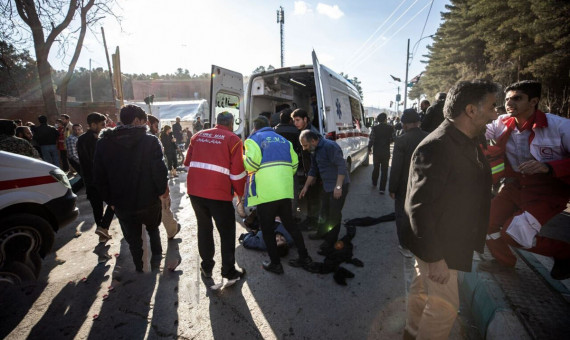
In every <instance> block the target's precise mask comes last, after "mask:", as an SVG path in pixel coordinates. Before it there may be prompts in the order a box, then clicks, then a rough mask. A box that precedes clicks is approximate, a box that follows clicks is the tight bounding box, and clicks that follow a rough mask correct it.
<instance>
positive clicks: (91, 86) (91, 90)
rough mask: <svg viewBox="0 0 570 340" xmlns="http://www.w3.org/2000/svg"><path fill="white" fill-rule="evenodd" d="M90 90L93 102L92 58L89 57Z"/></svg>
mask: <svg viewBox="0 0 570 340" xmlns="http://www.w3.org/2000/svg"><path fill="white" fill-rule="evenodd" d="M89 92H91V102H92V103H93V83H92V82H91V58H89Z"/></svg>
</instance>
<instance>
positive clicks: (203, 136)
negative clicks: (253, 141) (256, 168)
mask: <svg viewBox="0 0 570 340" xmlns="http://www.w3.org/2000/svg"><path fill="white" fill-rule="evenodd" d="M233 126H234V116H233V115H232V114H231V113H229V112H226V111H224V112H221V113H219V114H218V116H217V117H216V126H215V127H214V128H213V129H207V130H202V131H199V132H198V133H196V134H194V136H192V140H191V142H190V146H189V147H188V152H187V155H186V159H185V160H184V166H186V167H188V179H187V185H188V191H187V192H188V195H190V201H191V203H192V208H193V209H194V213H195V214H196V220H197V222H198V251H199V253H200V257H201V258H202V263H201V265H200V271H201V272H202V275H203V276H204V277H206V278H210V277H212V270H213V269H214V265H215V262H214V253H215V248H214V246H215V245H214V234H213V231H214V225H213V223H212V219H214V221H215V223H216V228H217V229H218V233H219V234H220V243H221V251H222V277H223V278H225V279H228V280H238V279H240V278H241V277H242V276H243V275H244V273H245V271H241V270H238V269H236V268H235V242H236V221H235V218H234V216H235V214H234V207H233V204H232V199H233V196H234V194H236V195H237V196H238V197H242V196H243V191H244V185H245V180H246V173H245V169H244V167H243V143H242V141H241V140H240V138H239V137H238V136H237V135H236V134H234V133H233V132H232V131H233Z"/></svg>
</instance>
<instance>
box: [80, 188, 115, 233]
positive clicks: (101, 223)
mask: <svg viewBox="0 0 570 340" xmlns="http://www.w3.org/2000/svg"><path fill="white" fill-rule="evenodd" d="M85 189H86V191H87V199H88V200H89V203H91V209H93V218H94V219H95V224H97V226H98V227H101V228H103V229H107V230H109V226H110V225H111V221H113V216H114V215H115V212H114V211H113V209H111V206H109V205H107V207H106V208H104V207H103V204H104V202H103V198H101V194H100V193H99V190H97V187H95V186H91V185H88V186H87V187H86V188H85Z"/></svg>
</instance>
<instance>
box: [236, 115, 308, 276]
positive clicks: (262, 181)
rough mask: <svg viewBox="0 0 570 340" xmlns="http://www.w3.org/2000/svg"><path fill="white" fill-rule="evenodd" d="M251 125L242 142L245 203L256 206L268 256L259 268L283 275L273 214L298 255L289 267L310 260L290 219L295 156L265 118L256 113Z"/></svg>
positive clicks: (303, 243)
mask: <svg viewBox="0 0 570 340" xmlns="http://www.w3.org/2000/svg"><path fill="white" fill-rule="evenodd" d="M253 125H254V128H255V130H254V132H253V133H252V135H251V136H250V137H249V138H248V139H247V140H246V141H245V158H244V161H243V162H244V166H245V168H246V170H247V171H248V173H249V174H248V180H247V194H246V205H247V206H248V207H251V206H254V205H255V206H257V215H258V216H259V223H260V224H261V231H262V232H263V240H264V241H265V245H266V246H267V253H268V254H269V258H270V261H264V262H263V269H265V270H267V271H270V272H272V273H275V274H283V266H282V265H281V262H280V260H279V254H278V251H277V243H276V242H275V236H274V235H275V231H274V227H275V217H277V216H279V217H280V218H281V222H283V226H284V227H285V229H287V231H288V232H289V234H291V236H293V240H294V241H295V245H296V246H297V250H298V251H299V258H297V259H294V260H291V261H289V264H290V265H291V266H293V267H303V266H307V265H308V264H310V263H311V262H312V260H311V258H310V257H309V255H308V253H307V248H305V242H304V240H303V234H301V231H300V230H299V229H298V228H297V226H296V225H295V222H294V221H293V213H292V210H291V201H292V199H293V176H294V175H295V173H296V172H297V166H298V165H299V159H298V157H297V154H296V153H295V150H293V145H292V144H291V142H289V141H288V140H287V139H285V138H284V137H283V136H281V135H279V134H277V133H276V132H275V131H274V130H273V129H272V128H271V127H269V120H268V119H267V118H265V117H263V116H259V117H257V118H256V119H255V120H254V121H253Z"/></svg>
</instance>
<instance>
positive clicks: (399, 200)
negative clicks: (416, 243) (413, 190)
mask: <svg viewBox="0 0 570 340" xmlns="http://www.w3.org/2000/svg"><path fill="white" fill-rule="evenodd" d="M405 203H406V193H405V192H404V193H403V194H399V193H396V199H395V201H394V208H395V215H396V231H397V233H398V242H399V243H400V245H401V246H402V247H404V248H407V249H410V243H411V242H412V240H413V236H414V234H413V233H414V232H413V231H412V226H411V224H410V218H409V217H408V215H407V214H406V210H405V209H404V207H405Z"/></svg>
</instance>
